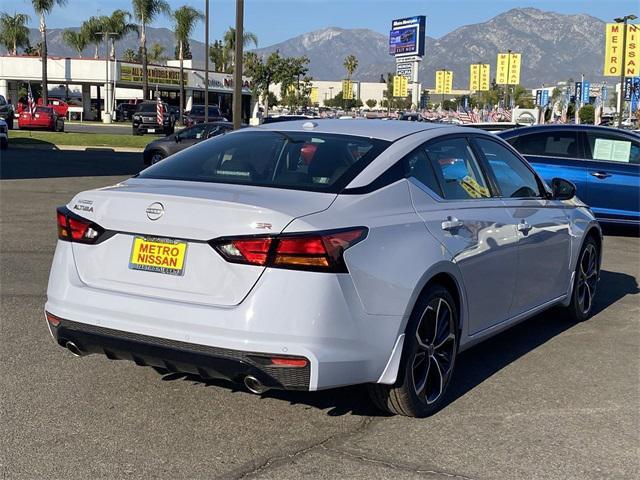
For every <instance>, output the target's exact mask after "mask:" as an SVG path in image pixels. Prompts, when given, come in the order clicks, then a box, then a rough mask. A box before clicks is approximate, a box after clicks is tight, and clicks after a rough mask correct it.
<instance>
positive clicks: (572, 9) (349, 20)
mask: <svg viewBox="0 0 640 480" xmlns="http://www.w3.org/2000/svg"><path fill="white" fill-rule="evenodd" d="M204 3H205V2H204V0H169V4H170V5H171V6H172V7H174V8H177V7H179V6H181V5H184V4H189V5H192V6H194V7H196V8H200V9H202V10H204ZM638 5H639V3H638V0H555V1H548V0H529V1H523V0H520V1H518V0H245V28H246V29H248V30H250V31H252V32H254V33H255V34H256V35H257V36H258V40H259V46H261V47H265V46H268V45H271V44H273V43H277V42H280V41H283V40H286V39H288V38H291V37H294V36H296V35H299V34H301V33H305V32H308V31H311V30H317V29H320V28H324V27H327V26H337V27H344V28H370V29H372V30H375V31H378V32H383V33H386V32H387V31H388V30H389V25H390V23H391V20H392V19H393V18H400V17H405V16H412V15H420V14H422V15H426V16H427V34H428V35H429V36H432V37H436V38H437V37H441V36H442V35H444V34H446V33H449V32H450V31H452V30H454V29H455V28H457V27H460V26H462V25H468V24H470V23H479V22H484V21H487V20H489V19H491V18H492V17H494V16H495V15H497V14H499V13H502V12H504V11H506V10H509V9H511V8H516V7H536V8H540V9H542V10H550V11H555V12H558V13H565V14H572V13H587V14H590V15H593V16H594V17H598V18H601V19H603V20H611V19H612V18H613V17H615V16H619V15H626V14H629V13H634V12H635V13H636V14H638V10H639V8H638ZM116 8H123V9H126V10H131V1H130V0H67V4H66V6H65V7H62V8H61V7H56V9H55V10H54V12H53V13H52V15H51V16H50V18H49V19H48V21H47V24H48V26H49V27H56V28H63V27H70V26H77V25H79V24H80V23H81V22H82V21H83V20H85V19H86V18H87V17H89V16H91V15H95V14H96V13H99V14H102V15H104V14H108V13H110V12H111V11H113V10H115V9H116ZM14 9H15V10H16V11H19V12H26V13H30V14H31V24H32V26H33V27H37V18H36V17H35V15H33V14H32V11H33V10H32V8H31V1H30V0H0V11H9V12H10V13H13V12H12V11H13V10H14ZM210 9H211V22H210V29H211V33H210V35H211V39H216V38H219V37H220V36H221V35H222V32H223V31H224V30H225V29H226V28H227V27H228V26H230V25H232V24H233V23H234V22H235V20H234V17H235V1H234V0H210ZM639 16H640V15H639ZM154 26H163V27H169V28H170V27H171V20H170V19H168V18H161V19H159V20H158V21H157V22H156V23H155V24H154ZM203 32H204V29H203V27H202V24H201V25H200V26H199V27H198V29H197V30H196V31H195V33H194V38H198V39H202V38H203V37H204V33H203Z"/></svg>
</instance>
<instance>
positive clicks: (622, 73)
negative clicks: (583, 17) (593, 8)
mask: <svg viewBox="0 0 640 480" xmlns="http://www.w3.org/2000/svg"><path fill="white" fill-rule="evenodd" d="M636 18H638V17H636V16H635V15H633V14H632V15H625V16H624V17H622V18H620V17H618V18H614V19H613V21H614V22H616V23H622V24H624V27H623V30H622V68H621V69H620V94H619V95H618V128H619V127H621V126H622V106H623V105H624V103H623V100H622V95H623V93H624V77H625V70H626V68H627V58H626V57H627V24H628V23H629V20H635V19H636Z"/></svg>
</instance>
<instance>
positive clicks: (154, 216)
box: [147, 202, 164, 220]
mask: <svg viewBox="0 0 640 480" xmlns="http://www.w3.org/2000/svg"><path fill="white" fill-rule="evenodd" d="M162 215H164V205H162V204H161V203H160V202H153V203H152V204H151V205H149V206H148V207H147V218H148V219H149V220H158V219H159V218H160V217H161V216H162Z"/></svg>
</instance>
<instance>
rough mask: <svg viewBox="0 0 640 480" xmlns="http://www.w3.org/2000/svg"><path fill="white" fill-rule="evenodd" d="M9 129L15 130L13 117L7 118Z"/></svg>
mask: <svg viewBox="0 0 640 480" xmlns="http://www.w3.org/2000/svg"><path fill="white" fill-rule="evenodd" d="M7 128H8V129H9V130H13V117H11V118H7Z"/></svg>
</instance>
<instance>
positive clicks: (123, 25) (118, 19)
mask: <svg viewBox="0 0 640 480" xmlns="http://www.w3.org/2000/svg"><path fill="white" fill-rule="evenodd" d="M100 20H101V23H102V28H103V30H104V31H105V32H109V37H110V38H111V53H110V54H109V55H110V57H111V58H112V59H115V58H116V41H117V40H122V38H123V37H125V36H126V35H128V34H129V33H131V32H136V33H138V26H137V25H136V24H135V23H129V20H131V14H130V13H129V12H127V11H126V10H114V11H113V13H112V14H111V16H103V17H100Z"/></svg>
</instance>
